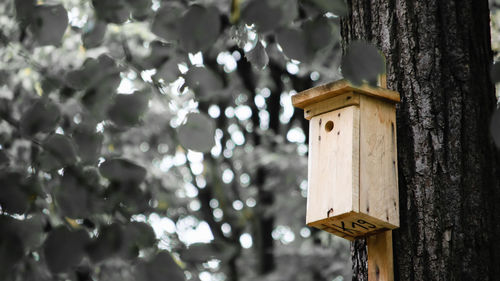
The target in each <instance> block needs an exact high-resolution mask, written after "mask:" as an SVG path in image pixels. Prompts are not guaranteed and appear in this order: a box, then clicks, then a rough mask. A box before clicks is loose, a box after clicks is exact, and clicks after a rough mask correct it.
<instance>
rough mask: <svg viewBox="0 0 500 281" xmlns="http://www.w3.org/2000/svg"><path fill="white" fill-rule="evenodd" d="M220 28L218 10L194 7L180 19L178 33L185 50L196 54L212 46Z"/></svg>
mask: <svg viewBox="0 0 500 281" xmlns="http://www.w3.org/2000/svg"><path fill="white" fill-rule="evenodd" d="M220 27H221V26H220V19H219V12H218V10H217V8H214V7H208V8H205V7H203V6H200V5H192V6H191V7H189V9H188V10H187V11H186V13H184V14H183V16H182V17H181V18H180V19H179V22H178V24H177V27H176V32H177V36H178V38H179V41H180V45H181V47H182V48H183V50H185V51H187V52H190V53H196V52H198V51H204V50H206V49H208V48H209V47H210V46H212V44H213V43H214V42H215V41H216V40H217V38H218V37H219V32H220Z"/></svg>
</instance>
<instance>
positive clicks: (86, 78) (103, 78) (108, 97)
mask: <svg viewBox="0 0 500 281" xmlns="http://www.w3.org/2000/svg"><path fill="white" fill-rule="evenodd" d="M82 72H83V73H82V74H83V75H82V76H81V77H82V78H81V80H79V77H80V76H78V74H76V75H71V76H69V77H67V80H68V79H69V81H72V82H69V81H68V82H69V83H70V84H73V85H77V86H83V87H85V88H87V90H86V91H85V94H84V95H83V97H82V104H83V105H84V106H85V108H86V109H87V110H89V112H90V113H91V114H92V115H93V116H92V117H93V118H94V119H95V120H97V121H100V120H103V119H104V118H105V117H106V112H107V110H108V108H109V107H110V106H111V104H112V103H113V98H114V97H115V95H116V89H117V88H118V86H119V85H120V82H121V78H120V69H119V68H118V67H117V66H116V63H115V62H114V60H113V59H112V58H110V57H108V56H106V55H101V56H99V58H98V61H97V64H95V63H94V62H92V61H90V62H89V66H88V67H85V68H84V69H83V70H82ZM68 75H69V74H68Z"/></svg>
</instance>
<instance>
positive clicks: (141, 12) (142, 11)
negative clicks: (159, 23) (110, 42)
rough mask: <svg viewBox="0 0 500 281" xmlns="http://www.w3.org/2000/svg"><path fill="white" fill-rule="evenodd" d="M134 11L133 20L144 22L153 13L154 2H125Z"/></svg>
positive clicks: (142, 0) (138, 0)
mask: <svg viewBox="0 0 500 281" xmlns="http://www.w3.org/2000/svg"><path fill="white" fill-rule="evenodd" d="M125 1H126V2H127V4H128V5H129V7H130V8H131V9H132V18H134V19H136V20H139V21H142V20H145V19H146V18H147V17H148V16H149V15H150V14H151V13H152V12H153V9H152V7H151V6H152V5H153V2H152V0H125Z"/></svg>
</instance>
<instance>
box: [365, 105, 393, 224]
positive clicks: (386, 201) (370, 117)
mask: <svg viewBox="0 0 500 281" xmlns="http://www.w3.org/2000/svg"><path fill="white" fill-rule="evenodd" d="M396 143H397V142H396V109H395V105H394V104H393V103H388V102H386V101H383V100H380V99H376V98H372V97H368V96H361V99H360V168H359V170H360V187H359V188H360V189H359V191H360V203H359V206H360V212H362V213H364V214H366V215H369V216H371V217H374V218H377V219H379V220H380V221H384V222H387V223H388V224H389V225H390V226H391V227H390V228H396V227H399V199H398V198H399V197H398V170H397V146H396Z"/></svg>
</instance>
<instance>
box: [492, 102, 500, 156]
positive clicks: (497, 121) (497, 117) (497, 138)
mask: <svg viewBox="0 0 500 281" xmlns="http://www.w3.org/2000/svg"><path fill="white" fill-rule="evenodd" d="M490 133H491V137H492V138H493V141H494V142H495V144H496V146H497V147H498V148H500V109H497V110H495V112H494V113H493V116H492V117H491V123H490Z"/></svg>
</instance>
